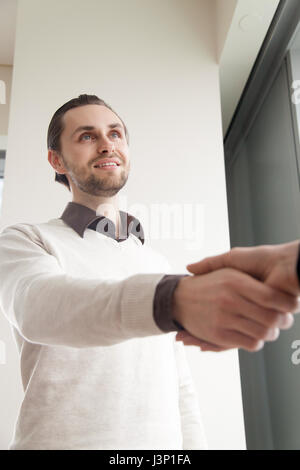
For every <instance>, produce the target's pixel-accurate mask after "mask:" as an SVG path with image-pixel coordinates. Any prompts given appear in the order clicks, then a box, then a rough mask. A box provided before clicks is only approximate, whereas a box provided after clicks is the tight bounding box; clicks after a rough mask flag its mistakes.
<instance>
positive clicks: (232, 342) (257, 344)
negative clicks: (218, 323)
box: [221, 330, 264, 352]
mask: <svg viewBox="0 0 300 470" xmlns="http://www.w3.org/2000/svg"><path fill="white" fill-rule="evenodd" d="M221 336H222V343H223V344H224V346H226V347H230V348H242V349H245V350H246V351H249V352H256V351H259V350H260V349H262V348H263V347H264V341H262V340H257V339H255V338H251V337H250V336H247V335H244V334H243V333H240V332H238V331H234V330H223V331H222V335H221Z"/></svg>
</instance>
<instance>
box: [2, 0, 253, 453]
mask: <svg viewBox="0 0 300 470" xmlns="http://www.w3.org/2000/svg"><path fill="white" fill-rule="evenodd" d="M215 12H216V10H215V2H212V1H211V0H185V1H182V0H152V1H151V2H149V1H141V0H126V1H123V0H117V1H115V2H106V1H99V0H85V1H84V2H82V0H80V1H79V0H63V1H62V0H43V1H42V2H41V1H40V0H19V10H18V19H17V37H16V51H15V62H14V74H13V88H12V101H11V111H10V122H9V136H8V154H7V162H6V169H5V183H4V194H3V207H2V219H1V226H2V227H3V226H6V225H10V224H12V223H15V222H22V221H24V222H33V223H34V222H42V221H47V220H49V219H50V218H53V217H59V216H60V215H61V213H62V211H63V209H64V207H65V205H66V204H67V202H68V201H69V200H70V194H69V193H68V191H67V190H66V189H65V188H64V187H63V186H62V185H59V184H58V183H55V182H54V171H53V169H52V167H51V166H50V165H49V163H48V161H47V148H46V133H47V127H48V124H49V120H50V118H51V117H52V114H53V113H54V111H55V110H56V109H57V108H58V107H59V106H61V105H62V104H63V103H64V102H66V101H67V100H69V99H71V98H73V97H75V96H78V95H79V94H80V93H92V94H96V95H98V96H99V97H100V98H102V99H104V100H105V101H106V102H108V103H109V104H110V105H111V106H112V107H113V108H115V110H116V111H117V112H118V113H119V115H120V116H121V117H122V119H123V120H124V121H125V123H126V125H127V126H128V128H129V133H130V138H131V141H130V142H131V143H130V148H131V159H132V171H131V175H130V177H129V180H128V183H127V185H126V187H125V188H123V190H122V192H121V193H120V198H119V199H120V207H121V208H123V209H124V210H127V211H128V212H131V213H133V214H135V215H136V216H138V217H141V221H142V222H143V223H144V227H145V230H146V234H147V231H148V229H149V227H150V228H151V222H152V219H151V218H148V217H147V215H148V214H150V211H151V210H152V209H153V207H154V206H153V204H154V203H155V204H163V203H166V204H168V205H169V206H170V205H172V204H174V203H177V204H179V206H178V207H179V208H180V209H182V208H183V204H186V205H187V206H188V207H189V208H192V210H193V211H195V212H194V217H193V220H192V222H195V221H196V219H197V220H198V221H199V224H200V225H199V227H198V229H197V230H198V235H197V240H196V241H197V243H196V245H195V242H194V246H193V247H192V248H193V249H191V245H189V244H188V243H187V240H186V239H174V233H173V234H172V233H171V237H173V239H172V238H171V239H167V240H163V239H161V237H160V238H159V239H151V238H150V242H151V243H152V245H153V247H154V248H156V249H158V250H159V251H161V252H163V253H165V254H166V255H167V256H168V258H169V260H170V262H171V264H172V265H173V268H174V272H177V273H184V272H186V270H185V265H186V264H187V263H188V262H191V261H194V260H198V259H200V258H202V257H204V256H206V255H210V254H213V253H219V252H222V251H226V250H228V249H229V231H228V215H227V203H226V189H225V174H224V161H223V146H222V129H221V109H220V94H219V78H218V65H217V63H216V62H217V61H216V56H217V54H216V14H215ZM138 204H139V206H138ZM197 205H198V206H197ZM158 207H160V206H158ZM145 208H146V211H145ZM197 208H198V209H199V213H198V215H197V213H196V210H197ZM143 209H144V210H143ZM178 220H179V223H180V225H181V226H182V218H179V219H178ZM152 225H153V224H152ZM193 230H196V227H193ZM0 331H1V337H2V338H5V342H6V347H7V363H6V364H5V365H1V366H0V374H1V376H0V380H1V384H3V385H2V386H1V388H0V398H1V399H0V416H1V417H2V419H1V421H0V439H1V446H2V448H5V446H7V444H8V442H9V440H10V438H11V433H12V426H13V423H14V420H15V419H16V416H17V411H18V407H19V404H20V400H21V398H22V393H21V385H20V379H19V371H18V360H17V353H16V348H15V345H14V343H13V342H12V341H11V340H10V339H9V334H10V332H9V328H8V326H7V324H6V323H5V319H4V317H3V315H2V316H1V324H0ZM186 350H187V354H188V359H189V361H190V364H191V369H192V374H193V376H194V378H195V383H196V386H197V391H198V395H199V401H200V405H201V408H202V414H203V419H204V424H205V427H206V431H207V436H208V443H209V446H210V448H212V449H243V448H245V439H244V429H243V417H242V403H241V391H240V379H239V368H238V355H237V352H236V351H228V352H224V353H201V352H199V350H198V349H197V348H196V347H187V348H186ZM3 418H4V419H3Z"/></svg>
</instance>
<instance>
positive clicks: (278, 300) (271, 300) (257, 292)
mask: <svg viewBox="0 0 300 470" xmlns="http://www.w3.org/2000/svg"><path fill="white" fill-rule="evenodd" d="M239 275H240V276H239V283H238V290H239V294H240V295H241V296H243V297H244V298H245V299H248V300H250V301H251V302H253V303H255V304H257V305H260V306H262V307H266V308H268V309H274V310H276V311H278V312H281V313H287V312H293V311H296V310H297V308H298V302H297V297H296V296H293V295H290V294H287V293H285V292H283V291H280V290H277V289H273V288H272V287H270V286H268V285H267V284H264V283H262V282H260V281H258V280H256V279H254V278H253V277H251V276H249V275H248V274H245V273H241V272H240V273H239ZM233 287H234V288H235V289H236V287H237V284H236V283H235V284H233Z"/></svg>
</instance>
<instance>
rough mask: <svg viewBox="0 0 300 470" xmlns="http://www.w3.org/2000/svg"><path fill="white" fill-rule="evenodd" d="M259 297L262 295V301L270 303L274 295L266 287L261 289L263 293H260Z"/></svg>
mask: <svg viewBox="0 0 300 470" xmlns="http://www.w3.org/2000/svg"><path fill="white" fill-rule="evenodd" d="M261 297H262V301H263V302H264V303H265V304H270V303H271V302H272V301H274V295H273V293H272V292H271V291H269V290H268V289H265V290H264V291H263V293H262V294H261Z"/></svg>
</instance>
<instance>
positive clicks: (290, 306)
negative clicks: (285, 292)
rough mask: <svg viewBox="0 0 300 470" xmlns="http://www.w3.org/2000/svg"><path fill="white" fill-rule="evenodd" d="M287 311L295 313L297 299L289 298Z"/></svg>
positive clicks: (297, 307)
mask: <svg viewBox="0 0 300 470" xmlns="http://www.w3.org/2000/svg"><path fill="white" fill-rule="evenodd" d="M289 304H290V305H289V306H288V310H291V311H294V312H296V311H297V310H298V309H299V303H298V299H297V297H291V299H290V301H289Z"/></svg>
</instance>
